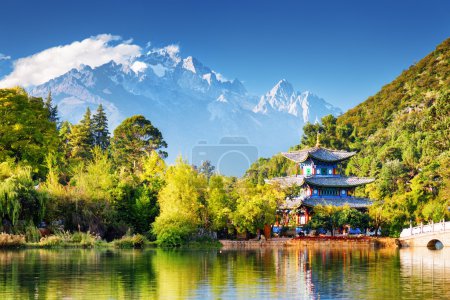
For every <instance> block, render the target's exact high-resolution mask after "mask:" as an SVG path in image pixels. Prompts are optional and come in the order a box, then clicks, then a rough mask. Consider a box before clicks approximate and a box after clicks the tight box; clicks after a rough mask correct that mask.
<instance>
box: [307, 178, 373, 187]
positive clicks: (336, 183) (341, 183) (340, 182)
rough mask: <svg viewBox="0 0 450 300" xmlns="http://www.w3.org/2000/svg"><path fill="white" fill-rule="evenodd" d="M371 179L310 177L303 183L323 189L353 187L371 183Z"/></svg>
mask: <svg viewBox="0 0 450 300" xmlns="http://www.w3.org/2000/svg"><path fill="white" fill-rule="evenodd" d="M374 180H375V179H373V178H364V177H345V176H312V177H305V182H306V183H308V184H310V185H315V186H323V187H355V186H359V185H363V184H367V183H371V182H373V181H374Z"/></svg>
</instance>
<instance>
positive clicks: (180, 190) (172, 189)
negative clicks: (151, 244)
mask: <svg viewBox="0 0 450 300" xmlns="http://www.w3.org/2000/svg"><path fill="white" fill-rule="evenodd" d="M165 182H166V185H165V186H164V187H163V188H162V189H161V191H160V193H159V197H158V202H159V206H160V216H159V217H157V218H156V220H155V222H154V224H153V232H154V233H155V234H156V235H157V237H158V241H159V242H160V243H163V244H164V243H168V244H177V243H179V242H180V241H182V240H184V239H186V238H187V237H188V236H189V235H191V234H193V233H194V232H196V230H197V228H199V227H200V226H202V225H205V223H206V221H207V220H206V203H205V187H206V178H205V177H204V176H203V175H201V174H199V173H198V172H197V171H196V170H194V168H193V167H192V166H190V165H189V164H187V163H186V162H184V161H183V160H182V158H181V157H179V158H178V159H177V162H176V164H175V165H174V166H171V167H169V168H168V169H167V172H166V175H165Z"/></svg>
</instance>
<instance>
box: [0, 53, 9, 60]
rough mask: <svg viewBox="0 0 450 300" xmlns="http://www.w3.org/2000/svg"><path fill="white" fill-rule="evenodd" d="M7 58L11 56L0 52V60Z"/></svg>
mask: <svg viewBox="0 0 450 300" xmlns="http://www.w3.org/2000/svg"><path fill="white" fill-rule="evenodd" d="M8 59H11V56H7V55H5V54H3V53H0V60H8Z"/></svg>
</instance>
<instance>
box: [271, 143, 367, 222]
mask: <svg viewBox="0 0 450 300" xmlns="http://www.w3.org/2000/svg"><path fill="white" fill-rule="evenodd" d="M281 154H282V155H283V156H284V157H286V158H287V159H290V160H292V161H293V162H295V163H296V165H297V174H296V175H294V176H287V177H278V178H272V179H269V180H266V182H268V183H275V182H276V183H278V184H280V185H281V186H282V187H292V186H298V187H299V188H300V191H299V193H298V194H297V195H296V196H295V197H293V198H288V199H286V201H285V202H284V203H283V205H282V206H280V207H279V212H280V213H281V220H278V221H277V223H281V224H287V223H290V224H292V221H295V225H304V224H307V223H308V221H309V220H310V218H311V214H312V213H313V211H314V207H315V206H317V205H333V206H344V205H348V206H350V207H352V208H355V209H358V210H367V207H368V206H369V205H371V204H372V201H371V200H370V199H367V198H361V197H355V196H354V193H355V188H356V187H358V186H361V185H365V184H368V183H371V182H373V181H374V179H373V178H362V177H348V176H343V175H341V174H340V170H341V168H340V164H341V163H342V162H343V161H345V160H347V159H349V158H350V157H352V156H353V155H355V154H356V152H347V151H341V150H330V149H326V148H322V147H320V144H319V142H317V145H316V146H315V147H311V148H307V149H303V150H299V151H291V152H284V153H281ZM293 216H295V220H292V219H291V218H292V217H293ZM277 225H278V224H277Z"/></svg>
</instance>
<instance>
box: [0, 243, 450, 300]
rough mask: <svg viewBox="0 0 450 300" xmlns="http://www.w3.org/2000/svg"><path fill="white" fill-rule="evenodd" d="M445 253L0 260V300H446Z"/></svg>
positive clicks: (155, 253) (15, 255) (151, 254)
mask: <svg viewBox="0 0 450 300" xmlns="http://www.w3.org/2000/svg"><path fill="white" fill-rule="evenodd" d="M449 260H450V253H449V252H448V249H445V248H444V249H443V250H441V251H431V252H430V250H428V249H426V248H423V249H420V248H415V249H402V250H397V249H385V250H373V249H368V248H361V249H359V248H344V249H330V248H289V249H261V250H248V251H216V250H210V251H180V250H161V249H149V250H67V249H65V250H18V251H1V252H0V299H9V298H34V299H61V298H74V299H85V298H95V299H96V300H100V299H189V298H191V299H193V298H210V299H217V298H222V299H236V298H238V299H248V298H293V297H294V298H301V299H318V298H321V299H325V298H347V299H349V298H351V299H362V298H364V299H383V298H385V299H392V298H396V299H402V298H414V299H428V298H447V299H450V291H449V290H448V289H446V288H445V286H446V285H447V286H448V284H450V261H449Z"/></svg>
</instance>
